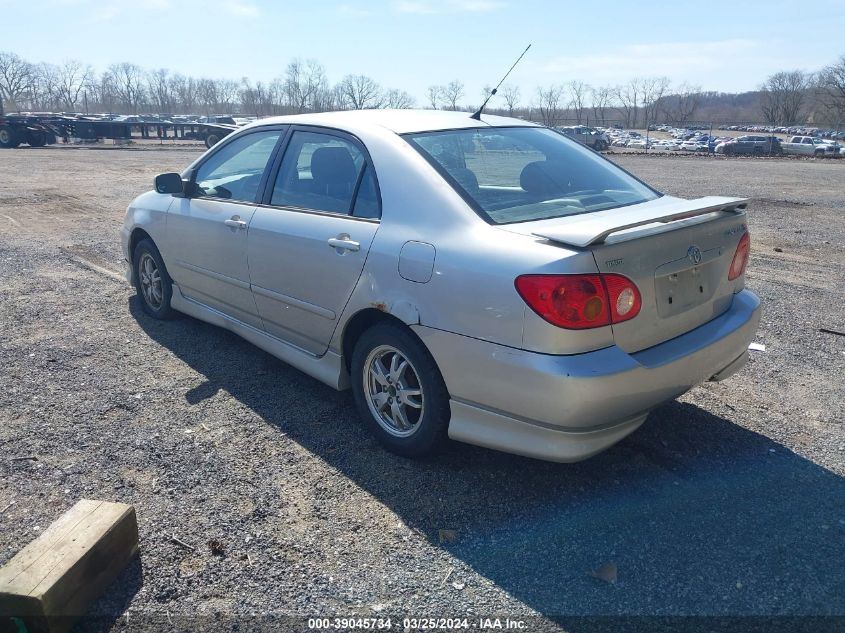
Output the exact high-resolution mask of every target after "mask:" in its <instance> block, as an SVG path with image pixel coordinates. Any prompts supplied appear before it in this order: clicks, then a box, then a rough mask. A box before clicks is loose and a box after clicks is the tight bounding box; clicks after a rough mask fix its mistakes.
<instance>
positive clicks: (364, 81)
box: [339, 75, 384, 110]
mask: <svg viewBox="0 0 845 633" xmlns="http://www.w3.org/2000/svg"><path fill="white" fill-rule="evenodd" d="M339 85H340V92H341V95H342V96H343V99H344V102H345V103H346V104H347V105H348V106H349V107H350V108H352V109H353V110H367V109H370V108H380V107H381V106H382V104H383V102H384V96H383V95H382V91H381V86H379V85H378V82H377V81H376V80H375V79H372V78H371V77H367V76H366V75H346V77H344V78H343V79H342V80H341V82H340V84H339Z"/></svg>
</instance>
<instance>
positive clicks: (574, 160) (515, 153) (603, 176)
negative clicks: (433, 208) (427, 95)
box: [405, 127, 660, 224]
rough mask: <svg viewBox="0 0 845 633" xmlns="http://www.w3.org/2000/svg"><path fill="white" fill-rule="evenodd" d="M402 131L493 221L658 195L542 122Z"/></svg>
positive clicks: (534, 217) (571, 211)
mask: <svg viewBox="0 0 845 633" xmlns="http://www.w3.org/2000/svg"><path fill="white" fill-rule="evenodd" d="M405 138H406V139H407V140H408V142H410V143H411V145H413V146H414V147H415V148H416V149H417V150H418V151H419V152H420V153H421V154H422V155H423V156H424V157H425V158H426V159H428V161H429V162H431V163H432V164H433V165H434V167H435V168H436V169H437V170H438V171H439V172H440V173H441V174H442V175H443V176H444V177H445V178H446V180H447V181H449V182H450V183H451V184H452V186H453V187H455V189H456V190H457V191H458V193H460V194H461V195H462V196H463V197H464V199H466V200H467V202H469V203H470V205H471V206H472V207H473V208H474V209H475V210H476V211H477V212H478V213H479V214H480V215H481V216H482V217H484V218H485V219H486V220H487V221H488V222H492V223H494V224H509V223H512V222H527V221H530V220H544V219H548V218H560V217H564V216H568V215H576V214H579V213H590V212H593V211H602V210H605V209H613V208H615V207H622V206H627V205H630V204H637V203H639V202H645V201H647V200H653V199H655V198H657V197H659V196H660V194H659V193H657V192H656V191H654V190H653V189H651V188H649V187H648V186H646V185H644V184H643V183H641V182H640V181H639V180H637V179H636V178H634V177H633V176H631V175H629V174H628V173H626V172H625V171H623V170H621V169H620V168H618V167H617V166H616V165H614V164H613V163H611V162H610V161H608V160H605V159H604V158H602V157H601V156H600V155H598V154H596V153H595V152H593V151H591V150H589V149H587V148H586V147H584V146H583V145H581V144H580V143H577V142H576V141H573V140H570V139H568V138H566V136H564V135H563V134H561V133H558V132H554V131H552V130H549V129H547V128H540V127H513V128H501V127H500V128H489V127H486V128H473V129H464V130H448V131H443V132H424V133H418V134H408V135H406V136H405Z"/></svg>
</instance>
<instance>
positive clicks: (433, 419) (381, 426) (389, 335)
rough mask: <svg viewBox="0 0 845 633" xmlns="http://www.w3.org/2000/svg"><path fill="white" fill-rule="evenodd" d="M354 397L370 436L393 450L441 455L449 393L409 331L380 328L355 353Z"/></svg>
mask: <svg viewBox="0 0 845 633" xmlns="http://www.w3.org/2000/svg"><path fill="white" fill-rule="evenodd" d="M352 393H353V395H354V398H355V405H356V407H357V409H358V413H359V415H360V416H361V418H362V419H363V420H364V423H365V424H366V425H367V427H368V429H369V430H370V432H371V433H372V434H373V435H374V436H375V437H376V439H377V440H378V441H379V442H380V443H381V444H382V445H383V446H384V447H385V448H387V449H388V450H389V451H391V452H393V453H396V454H398V455H402V456H404V457H421V456H423V455H427V454H431V453H433V452H435V451H436V450H437V448H438V447H439V445H440V444H441V443H442V442H443V441H444V439H445V437H446V429H447V427H448V424H449V416H450V410H449V392H448V391H447V389H446V385H445V383H444V382H443V376H442V375H441V374H440V370H439V369H438V368H437V364H436V363H435V362H434V359H433V358H432V357H431V354H430V353H429V352H428V350H427V349H426V348H425V347H424V346H423V345H422V343H421V342H420V341H419V340H418V339H417V338H416V337H415V336H414V335H413V334H412V333H411V332H410V331H409V330H407V329H406V328H405V327H403V326H400V325H398V324H393V323H382V324H379V325H376V326H374V327H372V328H370V329H369V330H367V331H366V332H364V334H362V335H361V338H360V339H359V340H358V342H357V343H356V345H355V350H354V352H353V353H352Z"/></svg>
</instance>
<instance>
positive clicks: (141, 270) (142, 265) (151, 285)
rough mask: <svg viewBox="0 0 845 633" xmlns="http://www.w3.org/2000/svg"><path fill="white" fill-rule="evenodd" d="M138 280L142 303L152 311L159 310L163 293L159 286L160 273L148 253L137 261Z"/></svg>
mask: <svg viewBox="0 0 845 633" xmlns="http://www.w3.org/2000/svg"><path fill="white" fill-rule="evenodd" d="M138 279H139V280H140V281H141V293H142V294H143V295H144V301H146V302H147V305H148V306H150V307H151V308H152V309H153V310H158V309H159V308H161V304H162V300H163V299H164V292H163V289H162V285H161V271H160V270H159V269H158V264H156V260H155V259H154V258H153V256H152V255H150V254H149V253H144V254H143V255H141V259H140V260H139V261H138Z"/></svg>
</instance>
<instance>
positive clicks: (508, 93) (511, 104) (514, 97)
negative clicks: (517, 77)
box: [499, 84, 519, 116]
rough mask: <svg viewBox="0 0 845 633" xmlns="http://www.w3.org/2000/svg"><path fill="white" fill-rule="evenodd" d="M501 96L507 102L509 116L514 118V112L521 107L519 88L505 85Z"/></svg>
mask: <svg viewBox="0 0 845 633" xmlns="http://www.w3.org/2000/svg"><path fill="white" fill-rule="evenodd" d="M499 94H500V95H502V98H503V99H504V100H505V105H506V106H507V108H508V116H513V113H514V111H515V110H516V109H517V108H518V107H519V86H515V85H513V84H505V85H504V86H502V89H501V90H500V91H499Z"/></svg>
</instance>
